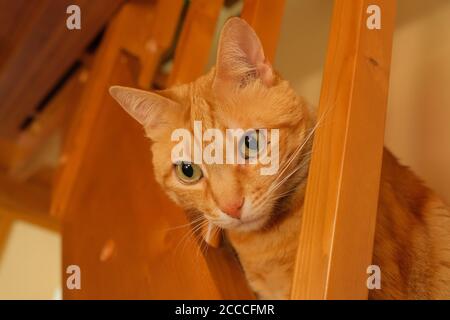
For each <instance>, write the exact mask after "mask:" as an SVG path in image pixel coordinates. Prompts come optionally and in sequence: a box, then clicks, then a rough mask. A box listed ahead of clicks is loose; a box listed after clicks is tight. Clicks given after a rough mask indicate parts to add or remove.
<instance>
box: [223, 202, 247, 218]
mask: <svg viewBox="0 0 450 320" xmlns="http://www.w3.org/2000/svg"><path fill="white" fill-rule="evenodd" d="M243 205H244V197H242V198H240V199H238V200H234V201H232V202H228V203H227V204H225V205H223V206H221V208H220V210H222V212H223V213H225V214H227V215H229V216H230V217H232V218H235V219H240V218H241V211H242V210H241V209H242V206H243Z"/></svg>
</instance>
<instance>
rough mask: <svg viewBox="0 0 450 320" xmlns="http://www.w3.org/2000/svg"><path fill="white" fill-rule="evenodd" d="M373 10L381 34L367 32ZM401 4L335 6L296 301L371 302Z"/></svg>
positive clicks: (378, 1) (385, 0)
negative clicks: (376, 9) (371, 267)
mask: <svg viewBox="0 0 450 320" xmlns="http://www.w3.org/2000/svg"><path fill="white" fill-rule="evenodd" d="M369 5H377V6H378V7H379V8H380V9H381V29H380V30H377V29H375V30H370V29H368V27H367V19H368V17H369V15H370V14H368V12H367V9H368V7H369ZM395 9H396V1H394V0H371V1H367V0H352V1H347V0H335V5H334V12H333V19H332V24H331V33H330V38H329V47H328V55H327V60H326V65H325V70H324V78H323V84H322V93H321V97H320V105H319V111H318V116H317V122H318V127H317V131H316V134H315V140H314V145H313V155H312V159H311V167H310V171H309V177H308V185H307V190H306V199H305V205H304V212H303V221H302V226H301V234H300V243H299V248H298V257H297V265H296V269H295V276H294V282H293V288H292V298H293V299H366V298H367V294H368V289H367V286H366V281H367V277H368V275H367V273H366V270H367V268H368V266H369V265H370V264H371V259H372V247H373V240H374V231H375V220H376V210H377V200H378V190H379V181H380V172H381V159H382V149H383V139H384V122H385V114H386V105H387V96H388V86H389V71H390V60H391V50H392V38H393V31H394V20H395V18H394V17H395V11H396V10H395Z"/></svg>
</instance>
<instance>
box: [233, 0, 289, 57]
mask: <svg viewBox="0 0 450 320" xmlns="http://www.w3.org/2000/svg"><path fill="white" fill-rule="evenodd" d="M285 2H286V1H285V0H271V1H267V0H245V1H244V7H243V8H242V13H241V18H243V19H245V21H247V22H248V23H249V24H250V25H251V26H252V27H253V29H254V30H255V31H256V33H257V34H258V37H259V38H260V40H261V43H262V45H263V48H264V53H265V55H266V57H267V59H269V61H271V62H273V61H274V59H275V52H276V49H277V45H278V37H279V35H280V29H281V22H282V19H283V13H284V6H285Z"/></svg>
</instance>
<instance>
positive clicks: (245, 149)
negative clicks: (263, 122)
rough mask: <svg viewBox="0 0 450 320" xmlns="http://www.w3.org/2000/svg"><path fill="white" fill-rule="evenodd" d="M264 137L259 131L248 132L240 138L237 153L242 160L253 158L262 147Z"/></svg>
mask: <svg viewBox="0 0 450 320" xmlns="http://www.w3.org/2000/svg"><path fill="white" fill-rule="evenodd" d="M264 144H265V141H264V135H263V134H262V132H261V131H260V130H250V131H248V132H246V133H245V134H244V136H242V138H241V141H240V143H239V152H240V153H241V156H242V157H243V158H244V159H251V158H255V157H256V156H257V155H258V153H259V152H260V151H261V150H262V148H263V147H264Z"/></svg>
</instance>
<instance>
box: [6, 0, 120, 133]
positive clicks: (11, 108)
mask: <svg viewBox="0 0 450 320" xmlns="http://www.w3.org/2000/svg"><path fill="white" fill-rule="evenodd" d="M122 2H123V0H96V1H90V0H76V1H75V0H73V1H72V0H60V1H48V0H44V1H26V3H24V2H23V1H18V5H19V7H20V9H21V10H22V11H20V10H12V11H13V12H16V11H18V12H16V14H18V15H19V14H20V16H21V14H25V15H26V14H27V13H29V16H28V15H27V16H26V19H23V20H24V21H23V22H24V23H25V24H26V27H23V26H19V28H18V30H21V31H20V34H17V33H13V35H14V36H15V38H13V39H9V38H7V40H6V43H8V44H9V47H8V49H5V52H3V53H2V55H1V56H2V57H3V58H5V59H7V60H6V61H2V62H0V63H1V66H2V68H1V69H0V100H1V101H2V103H1V104H0V135H1V136H4V137H9V138H11V137H15V136H16V135H17V134H18V132H19V131H20V127H21V124H22V123H23V121H24V120H25V119H26V117H27V116H28V115H29V114H30V113H33V111H34V109H35V108H36V107H37V106H38V104H39V103H40V102H41V101H42V100H43V99H44V98H45V97H46V95H47V94H48V93H49V92H50V90H51V89H52V88H53V87H54V85H55V84H56V83H57V82H58V81H59V80H60V79H61V78H62V76H63V75H64V74H65V72H66V71H67V70H68V69H69V68H70V67H71V66H72V65H73V63H74V62H75V61H76V60H77V59H78V58H79V57H80V56H81V54H82V52H83V51H84V50H85V49H86V47H87V46H88V44H89V43H90V42H91V41H92V40H93V39H94V37H95V36H96V35H97V34H98V33H99V31H100V30H101V29H102V28H103V27H104V26H105V24H106V23H107V22H108V20H109V18H110V17H111V15H112V14H113V13H114V12H115V11H116V9H117V8H118V7H119V5H120V4H121V3H122ZM72 4H76V5H79V6H80V9H81V14H82V19H81V23H82V26H81V30H69V29H67V27H66V19H67V17H68V14H67V13H66V9H67V7H68V6H69V5H72ZM10 6H12V4H11V5H10ZM12 9H14V8H12ZM7 21H9V20H7ZM11 23H12V22H11ZM8 25H9V24H8ZM8 39H9V40H8Z"/></svg>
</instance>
